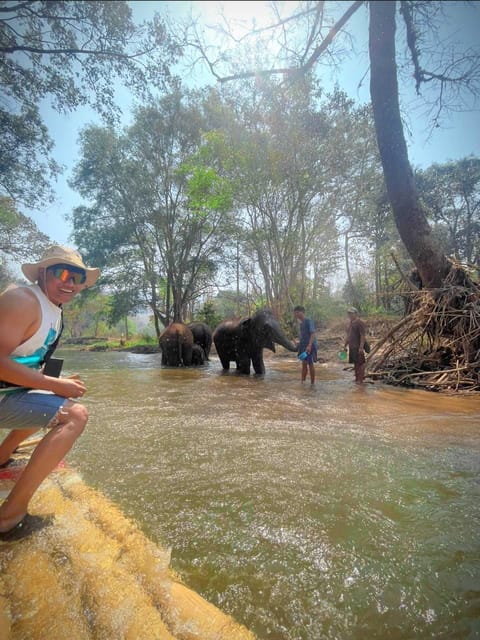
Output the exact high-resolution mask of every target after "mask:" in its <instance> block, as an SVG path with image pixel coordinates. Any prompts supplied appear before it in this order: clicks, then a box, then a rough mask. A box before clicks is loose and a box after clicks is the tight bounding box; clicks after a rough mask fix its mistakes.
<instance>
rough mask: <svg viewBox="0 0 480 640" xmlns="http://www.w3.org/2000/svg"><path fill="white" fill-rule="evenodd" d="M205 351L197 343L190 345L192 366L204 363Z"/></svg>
mask: <svg viewBox="0 0 480 640" xmlns="http://www.w3.org/2000/svg"><path fill="white" fill-rule="evenodd" d="M205 360H206V358H205V351H204V350H203V348H202V347H201V346H200V345H199V344H195V343H194V344H193V347H192V366H194V367H198V366H201V365H202V364H205Z"/></svg>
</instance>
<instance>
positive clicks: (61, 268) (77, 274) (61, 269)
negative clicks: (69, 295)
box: [47, 264, 87, 285]
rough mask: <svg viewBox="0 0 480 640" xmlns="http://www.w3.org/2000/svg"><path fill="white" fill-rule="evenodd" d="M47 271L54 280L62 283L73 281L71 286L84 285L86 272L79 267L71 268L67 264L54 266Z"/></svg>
mask: <svg viewBox="0 0 480 640" xmlns="http://www.w3.org/2000/svg"><path fill="white" fill-rule="evenodd" d="M47 271H50V273H53V276H54V278H57V280H61V281H62V282H68V280H73V284H76V285H79V284H84V283H85V282H86V280H87V272H86V271H85V269H82V268H81V267H72V266H71V265H69V264H54V265H53V266H52V267H48V268H47Z"/></svg>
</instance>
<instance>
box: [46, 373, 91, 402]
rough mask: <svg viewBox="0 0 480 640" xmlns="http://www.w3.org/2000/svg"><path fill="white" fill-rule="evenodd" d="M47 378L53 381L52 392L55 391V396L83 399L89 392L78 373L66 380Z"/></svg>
mask: <svg viewBox="0 0 480 640" xmlns="http://www.w3.org/2000/svg"><path fill="white" fill-rule="evenodd" d="M45 377H46V378H49V380H51V381H52V384H51V385H50V391H53V393H55V395H57V396H61V397H62V398H81V397H82V396H83V394H84V393H85V392H86V390H87V388H86V386H85V383H84V382H83V381H82V380H80V377H79V375H78V374H77V373H74V374H73V375H71V376H68V377H66V378H51V377H50V376H45Z"/></svg>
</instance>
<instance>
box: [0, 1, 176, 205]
mask: <svg viewBox="0 0 480 640" xmlns="http://www.w3.org/2000/svg"><path fill="white" fill-rule="evenodd" d="M177 54H178V51H177V50H176V48H175V46H174V45H173V44H172V42H171V41H170V39H169V37H168V36H167V33H166V30H165V26H164V24H163V23H162V22H161V21H160V19H159V18H158V16H155V18H154V19H153V20H152V21H150V22H149V23H145V24H142V25H139V26H137V25H136V24H135V23H134V21H133V19H132V12H131V8H130V6H129V3H128V2H124V1H122V0H116V1H115V2H86V1H84V0H79V1H75V2H71V1H62V0H56V1H55V2H52V1H49V0H30V1H29V2H2V6H1V13H0V89H1V93H2V97H3V98H2V106H0V158H2V160H1V162H0V192H2V191H3V193H6V194H9V195H10V196H12V197H15V198H18V199H19V200H21V201H22V202H23V203H25V204H27V205H28V206H34V205H36V206H38V204H40V203H42V202H45V201H47V200H48V199H49V197H50V187H49V179H50V178H52V177H54V176H55V175H56V174H57V173H58V171H59V167H58V166H57V165H56V164H55V163H54V162H53V161H52V160H51V159H50V151H51V148H52V141H51V139H50V136H49V134H48V131H47V128H46V126H45V124H44V122H43V121H42V117H41V115H40V105H41V103H42V101H47V102H48V103H50V104H51V106H52V107H53V108H54V109H56V110H57V111H59V112H66V111H71V110H74V109H76V108H77V107H79V106H81V105H87V104H88V105H90V106H91V107H92V108H94V109H96V110H97V111H98V112H99V113H100V114H101V115H102V116H103V117H104V118H105V119H106V120H107V121H109V122H112V120H113V118H114V116H115V115H118V113H119V109H118V106H117V102H116V96H115V82H116V81H121V82H123V83H125V84H126V85H128V86H129V87H130V88H131V89H133V90H134V91H135V92H136V93H137V94H138V95H143V96H145V95H146V94H147V93H148V92H149V91H151V90H152V89H153V88H154V87H161V86H162V85H163V84H164V82H165V81H166V80H167V79H168V78H169V65H170V64H173V62H174V61H175V59H176V57H177ZM153 78H154V79H155V82H154V83H153V82H152V79H153ZM5 105H8V109H6V108H5Z"/></svg>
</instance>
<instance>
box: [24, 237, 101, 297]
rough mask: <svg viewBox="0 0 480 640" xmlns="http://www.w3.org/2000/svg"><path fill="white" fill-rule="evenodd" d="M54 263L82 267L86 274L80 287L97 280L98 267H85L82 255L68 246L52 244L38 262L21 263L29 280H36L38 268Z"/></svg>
mask: <svg viewBox="0 0 480 640" xmlns="http://www.w3.org/2000/svg"><path fill="white" fill-rule="evenodd" d="M54 264H69V265H71V266H72V267H79V268H80V269H84V270H85V273H86V274H87V279H86V281H85V282H84V283H83V284H82V285H81V287H82V289H85V288H86V287H91V286H92V285H94V284H95V282H96V281H97V280H98V277H99V275H100V269H96V268H94V267H87V266H86V265H85V263H84V262H83V258H82V256H81V255H80V254H79V253H78V251H75V249H71V248H70V247H62V246H61V245H58V244H54V245H52V246H51V247H48V249H46V250H45V251H44V253H43V255H42V257H41V258H40V260H39V261H38V262H27V263H26V264H22V271H23V273H24V275H25V276H26V278H27V279H28V280H30V282H38V272H39V270H40V269H46V268H47V267H51V266H53V265H54Z"/></svg>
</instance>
